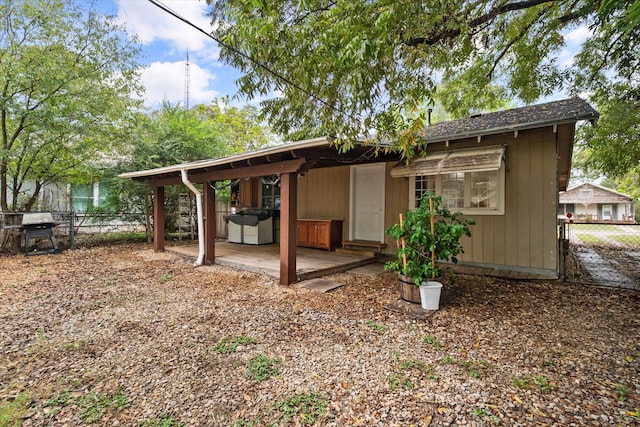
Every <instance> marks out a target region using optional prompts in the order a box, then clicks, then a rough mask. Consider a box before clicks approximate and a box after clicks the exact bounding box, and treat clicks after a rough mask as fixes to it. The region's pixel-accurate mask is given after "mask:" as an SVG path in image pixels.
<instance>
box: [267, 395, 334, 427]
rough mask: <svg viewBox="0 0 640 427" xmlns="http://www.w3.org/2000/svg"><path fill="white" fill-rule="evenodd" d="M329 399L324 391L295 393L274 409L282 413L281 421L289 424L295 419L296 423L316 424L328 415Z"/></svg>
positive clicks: (277, 404)
mask: <svg viewBox="0 0 640 427" xmlns="http://www.w3.org/2000/svg"><path fill="white" fill-rule="evenodd" d="M328 403H329V399H328V397H327V396H325V395H324V394H322V393H314V392H310V393H301V394H295V395H293V396H291V397H290V398H288V399H285V400H283V401H281V402H278V403H276V404H275V405H274V409H276V410H278V411H280V412H281V413H282V419H281V421H284V423H283V424H287V425H288V424H289V421H291V420H294V421H295V425H303V426H304V425H314V424H315V423H316V422H318V421H320V420H322V419H323V418H325V417H326V415H327V405H328Z"/></svg>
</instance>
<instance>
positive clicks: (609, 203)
mask: <svg viewBox="0 0 640 427" xmlns="http://www.w3.org/2000/svg"><path fill="white" fill-rule="evenodd" d="M568 213H571V214H572V219H573V220H574V221H576V222H582V221H585V222H620V223H634V222H635V219H634V218H635V208H634V202H633V198H632V197H630V196H627V195H626V194H622V193H618V192H617V191H614V190H612V189H610V188H606V187H602V186H600V185H597V184H592V183H584V184H580V185H576V186H575V187H571V188H569V189H567V191H563V192H561V193H560V204H559V205H558V215H561V216H564V217H566V216H567V214H568Z"/></svg>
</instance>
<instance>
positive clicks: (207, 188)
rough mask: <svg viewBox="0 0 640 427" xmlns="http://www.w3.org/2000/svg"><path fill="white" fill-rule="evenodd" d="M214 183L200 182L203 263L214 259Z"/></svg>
mask: <svg viewBox="0 0 640 427" xmlns="http://www.w3.org/2000/svg"><path fill="white" fill-rule="evenodd" d="M213 186H214V183H213V182H212V183H211V184H209V183H208V182H204V183H203V184H202V205H203V206H202V208H203V210H204V260H203V263H204V264H205V265H212V264H213V263H215V261H216V219H217V218H216V191H215V189H214V188H213Z"/></svg>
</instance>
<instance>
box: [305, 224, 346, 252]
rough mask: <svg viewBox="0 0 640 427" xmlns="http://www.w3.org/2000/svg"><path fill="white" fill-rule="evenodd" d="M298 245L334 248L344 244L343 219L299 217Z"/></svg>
mask: <svg viewBox="0 0 640 427" xmlns="http://www.w3.org/2000/svg"><path fill="white" fill-rule="evenodd" d="M296 234H297V237H298V238H297V244H298V246H306V247H309V248H320V249H327V250H330V251H331V250H333V249H335V248H337V247H338V246H340V245H341V244H342V220H341V219H299V220H298V223H297V227H296Z"/></svg>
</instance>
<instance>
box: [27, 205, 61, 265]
mask: <svg viewBox="0 0 640 427" xmlns="http://www.w3.org/2000/svg"><path fill="white" fill-rule="evenodd" d="M57 225H58V223H57V222H55V221H54V220H53V217H52V216H51V213H49V212H41V213H26V214H24V215H22V225H21V226H20V228H22V230H24V254H25V255H42V254H51V253H54V254H57V253H60V248H58V243H57V242H56V236H54V234H53V227H55V226H57ZM41 237H48V238H49V240H50V241H51V248H50V249H44V250H39V251H34V252H29V242H30V241H31V239H37V238H41Z"/></svg>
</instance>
